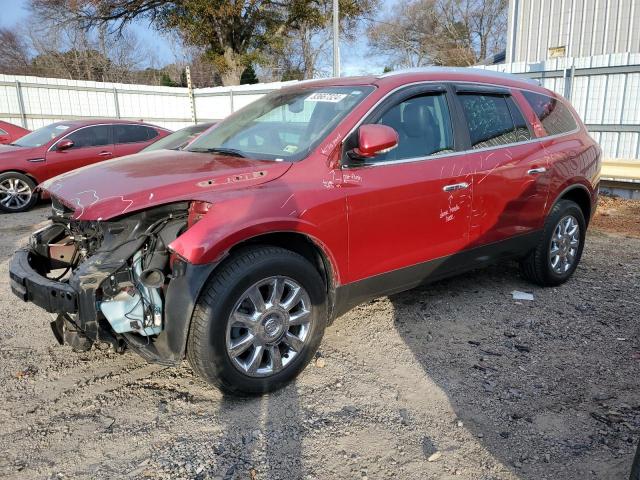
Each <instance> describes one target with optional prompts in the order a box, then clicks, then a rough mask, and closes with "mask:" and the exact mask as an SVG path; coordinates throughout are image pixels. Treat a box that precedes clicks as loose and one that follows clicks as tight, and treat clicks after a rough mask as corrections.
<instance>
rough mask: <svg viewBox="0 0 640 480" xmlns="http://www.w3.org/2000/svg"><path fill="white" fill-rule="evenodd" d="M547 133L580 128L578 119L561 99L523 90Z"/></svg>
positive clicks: (559, 132) (558, 132) (551, 133)
mask: <svg viewBox="0 0 640 480" xmlns="http://www.w3.org/2000/svg"><path fill="white" fill-rule="evenodd" d="M522 94H523V95H524V98H525V99H526V100H527V102H529V105H531V108H532V109H533V111H534V112H535V114H536V116H537V117H538V120H540V123H542V126H543V127H544V129H545V131H546V132H547V135H559V134H561V133H567V132H571V131H573V130H575V129H576V128H578V124H577V123H576V119H575V118H574V117H573V115H572V114H571V112H570V111H569V109H568V108H567V107H566V105H564V104H563V103H562V102H561V101H560V100H558V99H556V98H552V97H549V96H548V95H543V94H541V93H534V92H527V91H523V92H522Z"/></svg>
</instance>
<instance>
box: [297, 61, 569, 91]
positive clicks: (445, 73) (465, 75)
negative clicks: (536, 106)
mask: <svg viewBox="0 0 640 480" xmlns="http://www.w3.org/2000/svg"><path fill="white" fill-rule="evenodd" d="M426 81H440V82H473V83H485V84H493V85H499V86H504V87H511V88H520V89H524V90H532V91H535V92H540V93H544V94H546V95H552V96H554V97H556V96H557V94H556V93H554V92H552V91H551V90H548V89H546V88H544V87H541V86H540V84H539V83H538V82H537V81H536V80H533V79H529V78H524V77H521V76H517V75H514V74H511V73H505V72H496V71H493V70H485V69H481V68H472V67H422V68H413V69H405V70H398V71H393V72H388V73H385V74H382V75H377V76H374V75H369V76H359V77H340V78H327V79H322V80H308V81H303V82H300V83H297V84H295V85H294V86H293V88H296V87H298V88H309V87H321V86H350V85H354V86H355V85H376V86H379V87H389V88H396V87H399V86H402V85H405V84H409V83H414V82H426ZM290 88H291V87H290Z"/></svg>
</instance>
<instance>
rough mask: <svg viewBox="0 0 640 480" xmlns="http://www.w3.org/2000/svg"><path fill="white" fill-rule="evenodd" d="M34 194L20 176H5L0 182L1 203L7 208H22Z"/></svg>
mask: <svg viewBox="0 0 640 480" xmlns="http://www.w3.org/2000/svg"><path fill="white" fill-rule="evenodd" d="M32 196H33V192H32V191H31V187H30V186H29V184H27V182H25V181H24V180H21V179H19V178H12V177H9V178H5V179H4V180H2V182H0V204H2V206H3V207H4V208H6V209H7V210H20V209H21V208H23V207H24V206H26V205H27V204H28V203H29V202H30V201H31V197H32Z"/></svg>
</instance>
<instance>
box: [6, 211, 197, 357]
mask: <svg viewBox="0 0 640 480" xmlns="http://www.w3.org/2000/svg"><path fill="white" fill-rule="evenodd" d="M190 205H192V204H190V203H189V202H181V203H174V204H169V205H164V206H161V207H158V208H153V209H150V210H145V211H141V212H138V213H133V214H130V215H128V216H125V217H121V218H119V219H115V220H110V221H87V220H75V219H73V218H72V213H73V212H72V211H71V210H70V209H68V208H66V207H64V206H62V205H61V204H59V203H57V202H56V200H55V199H53V212H54V215H53V216H51V217H50V218H51V224H50V225H49V226H47V227H45V228H43V229H41V230H39V231H37V232H36V233H34V234H33V236H32V237H31V242H30V248H29V253H28V264H29V267H30V268H32V269H33V270H35V271H37V272H38V274H39V275H41V276H42V277H45V278H46V279H47V280H45V282H46V281H51V282H52V285H55V288H53V287H52V288H51V289H50V290H49V293H50V296H51V297H53V298H49V299H48V304H47V306H45V308H46V309H47V310H48V311H50V312H52V313H58V314H59V315H58V318H57V319H56V320H55V321H54V322H52V328H53V330H54V333H55V334H56V337H57V338H58V340H59V341H60V342H61V343H62V342H63V341H64V340H66V342H67V343H70V344H72V345H74V346H84V347H85V348H86V347H87V346H88V347H89V348H90V346H91V343H92V342H93V341H95V340H100V341H106V342H109V343H111V344H113V345H114V347H116V348H117V349H123V348H124V346H125V345H129V346H132V347H134V348H135V347H136V346H138V347H141V346H145V345H146V346H149V345H151V344H152V343H153V342H154V341H155V339H156V338H157V337H158V335H160V334H161V333H162V332H163V330H164V329H165V324H164V322H165V309H166V297H167V288H168V286H169V284H170V282H171V281H172V279H174V278H175V277H176V276H180V275H182V274H183V273H184V262H183V261H181V260H179V259H177V261H176V258H177V257H176V256H175V255H173V256H172V255H171V253H170V251H169V250H168V248H167V246H168V245H169V244H170V243H171V242H172V241H173V240H175V239H176V238H177V237H178V236H179V235H180V234H181V233H183V232H184V231H185V230H186V229H187V228H188V225H189V221H190V218H191V221H193V219H194V214H193V211H192V210H190ZM190 213H191V217H190ZM174 263H176V265H174ZM13 283H14V282H12V287H13V288H14V289H15V288H18V286H17V285H13ZM69 287H70V288H69ZM65 288H67V289H68V290H64V289H65ZM47 307H48V308H47ZM74 335H80V336H81V337H82V340H78V338H73V336H74Z"/></svg>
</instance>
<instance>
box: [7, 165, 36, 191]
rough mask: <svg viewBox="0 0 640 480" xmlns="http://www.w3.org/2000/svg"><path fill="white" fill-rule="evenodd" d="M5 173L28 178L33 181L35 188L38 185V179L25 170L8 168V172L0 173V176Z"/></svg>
mask: <svg viewBox="0 0 640 480" xmlns="http://www.w3.org/2000/svg"><path fill="white" fill-rule="evenodd" d="M5 173H19V174H20V175H24V176H25V177H29V178H30V179H31V180H33V181H34V183H35V184H36V187H37V186H38V185H39V184H40V182H39V181H38V179H37V178H36V177H34V176H33V174H32V173H29V172H27V171H26V170H20V169H19V168H10V169H9V170H3V171H0V175H4V174H5Z"/></svg>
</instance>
